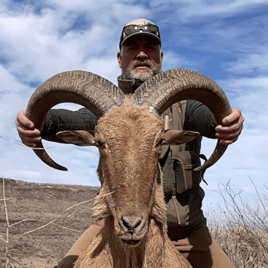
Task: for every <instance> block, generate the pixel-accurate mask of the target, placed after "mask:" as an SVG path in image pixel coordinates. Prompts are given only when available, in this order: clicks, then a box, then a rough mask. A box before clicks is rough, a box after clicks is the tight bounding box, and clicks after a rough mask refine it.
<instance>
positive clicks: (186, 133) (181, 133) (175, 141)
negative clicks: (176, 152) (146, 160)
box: [162, 129, 200, 145]
mask: <svg viewBox="0 0 268 268" xmlns="http://www.w3.org/2000/svg"><path fill="white" fill-rule="evenodd" d="M199 135H200V134H199V132H196V131H190V130H174V129H170V130H167V131H165V133H164V134H163V137H162V139H163V142H162V144H163V145H166V144H167V145H180V144H183V143H186V142H189V141H192V140H194V139H196V138H197V137H198V136H199Z"/></svg>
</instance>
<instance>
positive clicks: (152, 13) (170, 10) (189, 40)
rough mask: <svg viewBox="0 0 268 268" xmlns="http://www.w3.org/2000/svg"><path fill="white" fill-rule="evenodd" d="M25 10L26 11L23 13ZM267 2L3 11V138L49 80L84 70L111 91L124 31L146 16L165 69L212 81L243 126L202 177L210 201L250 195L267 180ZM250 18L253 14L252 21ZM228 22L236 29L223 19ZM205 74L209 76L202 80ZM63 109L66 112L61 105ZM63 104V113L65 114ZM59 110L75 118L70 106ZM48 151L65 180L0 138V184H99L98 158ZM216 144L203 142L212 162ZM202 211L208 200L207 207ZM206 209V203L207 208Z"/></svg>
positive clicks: (83, 3)
mask: <svg viewBox="0 0 268 268" xmlns="http://www.w3.org/2000/svg"><path fill="white" fill-rule="evenodd" d="M27 3H28V5H26V4H27ZM267 4H268V1H258V0H251V1H247V0H245V1H238V0H237V1H214V2H213V1H177V2H174V1H169V0H168V1H165V2H163V1H145V2H141V1H140V2H137V1H126V0H125V1H119V0H105V1H96V0H94V1H88V0H78V1H71V0H67V1H59V0H50V1H42V3H41V1H24V2H23V3H15V2H13V1H10V0H2V1H1V3H0V12H1V17H0V36H1V43H0V55H1V56H0V102H1V106H0V117H1V120H0V125H1V127H0V129H1V130H0V136H2V137H5V138H8V139H10V140H16V141H18V140H19V138H18V135H17V132H16V129H15V125H14V120H15V116H16V114H17V112H18V111H19V110H21V109H24V108H25V107H26V104H27V102H28V99H29V97H30V95H31V94H32V92H33V90H34V89H35V87H36V86H37V85H39V84H40V83H41V82H43V81H45V80H46V79H47V78H49V77H51V76H52V75H54V74H56V73H59V72H62V71H66V70H74V69H79V70H86V71H90V72H93V73H96V74H98V75H101V76H103V77H105V78H106V79H108V80H110V81H112V82H113V83H115V84H116V77H117V76H118V75H119V74H120V69H119V67H118V64H117V61H116V53H117V51H118V41H119V37H120V33H121V30H122V26H123V25H125V24H126V23H127V22H128V21H130V20H133V19H136V18H139V17H146V18H148V19H151V20H152V21H154V22H155V23H156V24H158V25H159V26H160V27H161V30H162V31H161V35H162V37H163V48H164V49H165V50H164V64H163V69H164V70H166V69H170V68H180V67H184V68H190V69H195V70H199V71H204V70H205V71H206V72H208V73H210V74H212V76H217V75H219V74H220V75H219V76H218V77H217V82H218V84H219V85H220V86H221V87H222V88H223V89H224V90H226V92H227V95H228V97H229V98H230V101H231V104H232V106H233V107H237V108H239V109H241V110H242V112H243V114H244V116H245V118H246V121H245V126H244V130H243V133H242V135H241V138H240V139H239V140H238V141H237V143H235V144H234V145H232V146H230V147H229V148H228V150H227V152H226V154H225V155H224V156H223V158H222V159H221V160H220V161H219V162H218V163H217V164H216V165H215V166H214V167H212V168H211V169H209V170H208V171H207V173H206V180H207V181H208V182H209V186H208V187H207V186H205V187H204V188H205V189H206V192H207V198H208V197H209V196H213V197H215V194H214V192H213V191H214V190H215V189H217V186H218V183H219V182H223V183H226V182H227V181H228V180H229V179H232V182H233V187H234V188H236V189H239V188H240V187H242V188H243V189H245V191H247V193H249V194H251V192H250V191H251V188H250V187H249V186H248V185H249V184H250V182H249V181H248V182H247V180H248V176H251V177H252V178H253V179H255V180H256V181H257V183H259V185H260V184H262V183H263V182H264V180H265V174H267V165H266V163H265V159H267V157H268V156H267V151H268V150H267V149H268V148H267V144H268V143H267V135H266V133H267V124H266V122H268V115H267V111H268V106H267V99H268V95H267V85H268V81H267V75H266V70H267V67H268V66H267V48H266V44H267V37H266V36H267V35H266V32H267V19H266V18H265V16H264V15H263V13H262V12H260V15H259V13H258V12H257V11H258V10H261V8H263V10H265V8H266V7H267ZM251 9H254V10H255V11H256V13H254V14H256V16H254V14H253V15H252V17H251V18H250V19H244V18H243V17H242V16H240V15H245V14H246V15H247V16H249V15H250V13H251V12H249V11H250V10H251ZM231 16H232V18H233V19H235V22H234V21H232V20H229V18H230V17H231ZM205 74H206V75H207V73H205ZM64 105H65V104H64ZM64 105H62V106H61V107H64ZM65 107H67V108H70V109H76V106H75V105H71V104H68V105H66V106H65ZM51 145H54V146H55V148H53V149H50V150H49V151H48V152H49V154H50V155H51V156H52V157H53V159H55V160H56V161H58V162H59V163H60V164H62V165H64V166H66V167H67V168H68V169H69V171H68V172H60V171H55V170H53V169H51V168H49V167H47V166H45V164H43V163H42V162H41V161H40V160H39V159H38V158H37V157H36V156H35V154H34V153H33V152H32V151H31V149H27V148H23V147H21V146H18V145H15V144H13V143H10V142H7V141H5V140H3V139H0V148H1V156H0V170H1V174H0V175H2V176H6V177H12V178H14V179H24V180H28V181H38V182H45V181H47V182H53V183H70V184H74V183H77V184H86V183H87V184H90V185H98V184H99V182H98V179H97V176H96V171H95V169H96V166H97V162H98V152H97V151H96V149H93V148H88V150H87V149H86V150H81V149H79V148H77V147H74V146H67V145H61V144H53V143H46V146H51ZM214 146H215V141H204V143H203V148H204V152H205V153H206V154H207V155H209V154H210V153H211V150H213V148H214ZM206 202H207V201H206ZM208 202H209V201H208Z"/></svg>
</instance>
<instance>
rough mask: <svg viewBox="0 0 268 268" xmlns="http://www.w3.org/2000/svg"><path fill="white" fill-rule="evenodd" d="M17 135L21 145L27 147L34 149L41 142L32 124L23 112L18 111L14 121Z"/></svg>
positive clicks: (38, 133)
mask: <svg viewBox="0 0 268 268" xmlns="http://www.w3.org/2000/svg"><path fill="white" fill-rule="evenodd" d="M15 124H16V126H17V131H18V134H19V136H20V138H21V141H22V143H24V144H25V145H27V146H30V147H35V146H36V143H37V142H40V141H41V132H40V131H39V130H38V129H36V128H34V124H33V122H32V121H31V120H29V119H28V118H27V117H26V115H25V110H23V111H20V112H19V113H18V115H17V118H16V120H15Z"/></svg>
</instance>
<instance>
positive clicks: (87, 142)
mask: <svg viewBox="0 0 268 268" xmlns="http://www.w3.org/2000/svg"><path fill="white" fill-rule="evenodd" d="M56 135H57V137H58V138H59V139H61V140H63V141H65V142H67V143H70V144H74V145H77V146H92V145H96V144H95V138H94V131H86V130H65V131H59V132H57V133H56Z"/></svg>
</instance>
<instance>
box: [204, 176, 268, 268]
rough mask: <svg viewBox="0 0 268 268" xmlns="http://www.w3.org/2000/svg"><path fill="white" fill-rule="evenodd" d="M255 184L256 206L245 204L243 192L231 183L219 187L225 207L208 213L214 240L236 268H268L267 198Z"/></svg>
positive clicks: (219, 207)
mask: <svg viewBox="0 0 268 268" xmlns="http://www.w3.org/2000/svg"><path fill="white" fill-rule="evenodd" d="M251 182H252V181H251ZM252 184H253V186H254V188H255V192H256V194H257V195H256V196H257V200H256V202H255V204H252V203H251V204H249V203H248V202H246V201H244V200H243V198H242V196H241V192H242V191H240V192H239V193H235V192H234V191H233V190H232V188H231V186H230V182H228V183H227V184H226V185H223V184H221V187H223V189H222V188H221V187H219V194H220V195H221V197H222V198H223V201H224V207H221V206H218V209H217V212H216V211H215V210H214V211H213V210H211V211H207V212H206V216H207V219H208V225H209V227H210V231H211V234H212V237H213V238H214V239H215V240H216V242H217V243H218V245H219V246H220V247H221V248H222V249H223V250H224V251H225V252H226V254H227V255H228V257H229V258H230V259H231V260H232V262H233V263H234V265H235V267H237V268H242V267H243V268H262V267H268V251H267V249H268V222H267V217H268V213H267V209H268V198H267V196H266V195H264V196H260V194H259V192H258V190H257V189H256V187H255V185H254V183H253V182H252Z"/></svg>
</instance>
